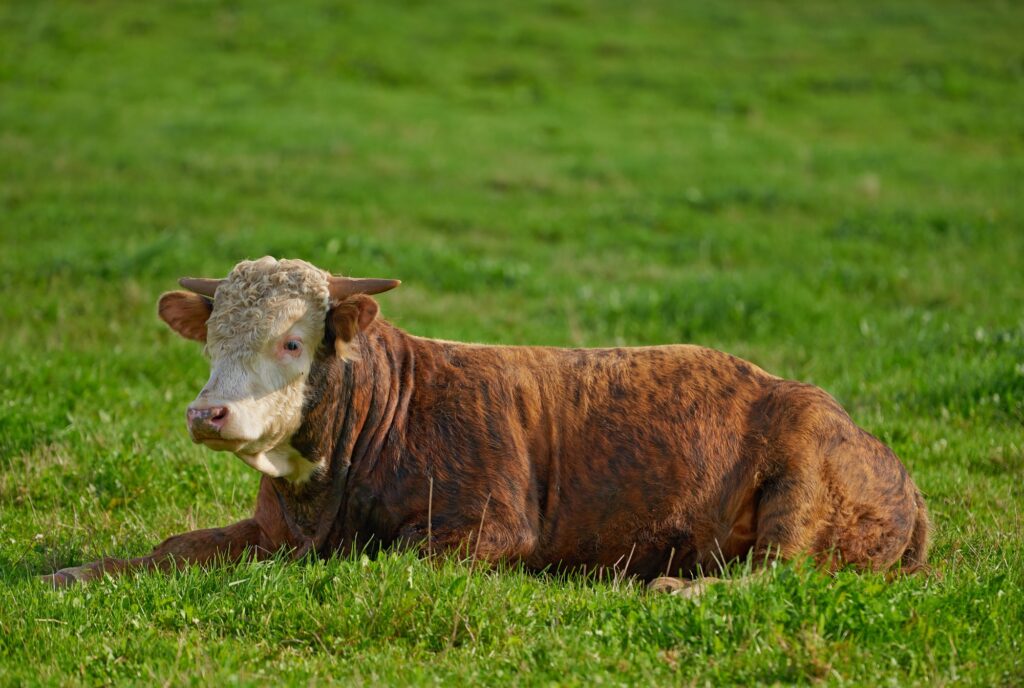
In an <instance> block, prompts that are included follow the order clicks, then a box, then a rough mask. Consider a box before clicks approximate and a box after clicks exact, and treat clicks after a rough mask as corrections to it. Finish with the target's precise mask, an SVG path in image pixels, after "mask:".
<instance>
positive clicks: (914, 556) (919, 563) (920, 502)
mask: <svg viewBox="0 0 1024 688" xmlns="http://www.w3.org/2000/svg"><path fill="white" fill-rule="evenodd" d="M914 501H915V502H916V503H917V514H916V516H915V517H914V532H913V533H912V534H911V536H910V544H908V545H907V548H906V549H905V550H904V551H903V556H902V557H900V565H901V566H900V568H901V569H902V571H903V573H918V572H921V571H924V572H927V571H928V547H929V546H930V545H931V539H932V522H931V519H929V518H928V508H927V507H926V506H925V505H924V497H922V496H921V491H920V490H917V489H915V490H914Z"/></svg>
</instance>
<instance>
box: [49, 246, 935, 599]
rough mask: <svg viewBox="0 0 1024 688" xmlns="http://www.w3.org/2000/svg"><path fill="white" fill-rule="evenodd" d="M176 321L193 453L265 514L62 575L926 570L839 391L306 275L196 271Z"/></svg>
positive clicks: (914, 523)
mask: <svg viewBox="0 0 1024 688" xmlns="http://www.w3.org/2000/svg"><path fill="white" fill-rule="evenodd" d="M180 284H181V285H182V286H183V287H185V288H186V289H187V291H172V292H168V293H165V294H163V295H162V296H161V297H160V300H159V308H158V312H159V316H160V318H162V319H163V320H164V322H166V323H167V325H169V326H170V327H171V329H173V330H174V331H175V332H177V333H178V334H179V335H181V336H182V337H185V338H187V339H192V340H196V341H199V342H203V343H205V352H206V354H207V355H208V356H209V359H210V365H211V373H210V378H209V381H208V382H207V383H206V385H205V386H204V387H203V388H202V391H200V392H199V395H198V396H197V397H196V399H195V400H194V401H193V402H192V403H191V404H189V405H188V408H187V412H186V420H187V425H188V431H189V433H190V435H191V437H192V439H193V440H194V441H195V442H197V443H202V444H204V445H206V446H207V447H209V448H211V449H214V450H222V451H230V452H233V453H234V454H235V455H236V456H238V457H239V458H240V459H242V461H244V462H245V463H247V464H248V465H249V466H251V467H252V468H254V469H256V470H257V471H259V472H260V473H262V474H263V475H262V478H261V481H260V486H259V492H258V496H257V499H256V507H255V513H254V514H253V516H252V518H248V519H245V520H243V521H240V522H238V523H235V524H233V525H229V526H227V527H224V528H213V529H207V530H197V531H193V532H188V533H184V534H182V535H176V536H174V537H171V538H170V539H168V540H165V541H164V542H163V543H162V544H160V545H159V546H157V547H156V548H155V549H154V550H153V552H152V553H151V554H150V555H148V556H144V557H140V558H136V559H130V560H122V559H113V558H105V559H101V560H99V561H96V562H93V563H89V564H86V565H84V566H78V567H72V568H64V569H61V570H59V571H57V572H56V573H53V574H51V575H49V576H45V577H44V579H45V580H46V581H47V582H48V583H50V584H52V585H54V586H57V587H60V586H65V585H69V584H72V583H75V582H84V581H89V580H92V579H95V578H97V577H100V576H103V575H116V574H120V573H123V572H126V571H133V570H150V569H157V570H169V569H173V568H177V567H183V566H187V565H202V564H206V563H208V562H214V561H232V560H239V559H243V558H263V557H268V556H271V555H274V554H275V553H277V552H281V551H286V552H289V553H290V554H291V556H293V557H296V558H301V557H304V556H307V555H310V556H320V557H328V556H331V555H332V554H342V555H344V554H345V553H351V552H353V551H365V549H366V548H373V549H375V550H376V549H379V548H387V547H413V548H417V549H418V550H419V551H420V552H421V553H423V554H425V555H432V554H435V553H442V552H456V553H462V554H463V555H468V556H470V557H473V558H474V560H475V561H479V562H482V563H484V564H493V563H497V562H509V563H513V564H521V565H522V566H524V567H525V568H526V569H528V570H534V571H543V570H576V571H591V572H592V571H599V570H602V569H605V570H610V569H614V570H616V571H617V572H618V573H619V574H622V575H627V574H628V575H630V576H633V577H636V578H639V579H641V580H642V581H646V582H648V583H649V586H650V587H651V588H652V589H655V590H663V591H669V592H677V593H679V592H683V593H686V592H687V591H692V590H700V589H701V588H700V587H695V586H699V585H703V584H702V583H694V577H695V576H697V575H698V574H699V575H703V574H704V573H707V572H711V573H714V572H717V571H720V570H721V569H722V566H723V564H725V563H728V562H732V561H736V560H742V559H744V558H747V560H748V561H752V562H753V566H754V567H757V568H758V569H759V570H764V568H763V567H764V564H765V563H767V562H771V561H774V560H776V559H779V558H781V559H788V558H793V557H798V556H806V557H811V558H813V559H814V560H815V561H816V562H817V563H818V564H819V565H820V566H822V567H825V568H828V569H830V570H831V569H835V568H838V567H841V566H850V567H854V568H856V569H860V570H876V571H880V570H887V569H889V570H891V569H893V567H898V568H897V570H901V571H904V572H912V571H916V570H919V569H922V568H924V567H926V558H927V550H928V541H929V532H930V525H929V518H928V513H927V510H926V507H925V503H924V500H923V498H922V495H921V492H920V491H919V490H918V489H917V487H916V486H915V485H914V482H913V481H912V480H911V478H910V476H909V475H908V474H907V471H906V470H905V468H904V466H903V465H902V463H901V462H900V460H899V459H898V458H897V457H896V455H895V454H894V453H893V452H892V451H891V450H890V449H889V448H888V447H887V446H886V445H885V444H883V443H882V442H881V441H879V440H878V439H876V438H875V437H873V436H872V435H870V434H868V433H867V432H866V431H864V430H862V429H861V428H859V427H858V426H857V425H856V424H854V422H853V421H852V420H851V419H850V417H849V416H848V415H847V413H846V412H845V411H844V410H843V409H842V407H841V406H840V405H839V404H838V403H837V402H836V401H835V400H834V399H833V398H832V397H831V396H829V395H828V394H827V393H826V392H824V391H823V390H821V389H819V388H817V387H814V386H811V385H808V384H802V383H800V382H794V381H790V380H786V379H782V378H779V377H776V376H773V375H770V374H768V373H766V372H765V371H763V370H762V369H760V368H759V367H757V366H756V365H754V364H752V363H749V362H747V361H744V360H741V359H739V358H736V357H734V356H731V355H729V354H726V353H722V352H719V351H715V350H712V349H707V348H702V347H699V346H693V345H670V346H647V347H635V348H634V347H629V348H604V349H565V348H554V347H540V346H494V345H483V344H468V343H458V342H452V341H443V340H437V339H427V338H423V337H418V336H415V335H412V334H409V333H407V332H404V331H403V330H401V329H399V328H398V327H396V326H394V325H392V324H390V323H388V322H386V321H385V320H383V319H381V318H379V317H377V316H378V313H379V306H378V304H377V302H376V301H375V300H374V299H373V298H372V295H374V294H379V293H382V292H385V291H388V290H390V289H393V288H394V287H396V286H397V285H398V284H399V282H398V281H397V280H390V279H360V278H351V277H341V276H334V275H332V274H330V273H328V272H326V271H324V270H321V269H319V268H317V267H314V266H313V265H311V264H309V263H307V262H304V261H301V260H276V259H274V258H271V257H269V256H268V257H265V258H262V259H259V260H255V261H243V262H241V263H239V264H238V265H237V266H236V267H235V268H234V269H233V270H232V271H231V272H230V274H229V275H228V276H227V277H226V278H225V279H219V280H213V279H196V278H183V279H182V280H180Z"/></svg>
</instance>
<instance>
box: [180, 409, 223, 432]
mask: <svg viewBox="0 0 1024 688" xmlns="http://www.w3.org/2000/svg"><path fill="white" fill-rule="evenodd" d="M185 417H186V418H187V419H188V429H189V432H191V433H192V438H193V439H195V440H205V439H216V438H218V437H220V431H221V429H222V428H223V427H224V423H226V422H227V420H228V407H227V406H205V407H196V406H189V407H188V411H186V413H185Z"/></svg>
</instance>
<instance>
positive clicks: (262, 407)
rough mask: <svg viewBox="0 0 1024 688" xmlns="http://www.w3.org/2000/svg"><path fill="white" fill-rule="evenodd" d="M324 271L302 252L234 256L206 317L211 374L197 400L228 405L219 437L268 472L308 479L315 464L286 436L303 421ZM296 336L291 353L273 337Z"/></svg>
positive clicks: (323, 305)
mask: <svg viewBox="0 0 1024 688" xmlns="http://www.w3.org/2000/svg"><path fill="white" fill-rule="evenodd" d="M329 277H330V275H329V273H327V272H325V271H323V270H321V269H319V268H316V267H314V266H312V265H310V264H309V263H306V262H305V261H301V260H280V261H278V260H275V259H274V258H271V257H269V256H268V257H265V258H261V259H259V260H256V261H243V262H241V263H239V264H238V265H237V266H235V268H234V269H233V270H232V271H231V274H229V275H228V277H227V279H226V280H225V281H224V282H222V283H221V285H220V286H219V287H218V288H217V293H216V295H215V297H214V302H213V312H212V313H211V314H210V318H209V320H208V321H207V342H206V353H207V355H208V356H209V357H210V367H211V371H210V379H209V381H208V382H207V384H206V386H205V387H204V388H203V391H202V392H200V394H199V397H198V399H197V400H196V402H197V404H203V405H209V406H214V405H217V406H221V405H222V406H226V407H227V408H228V416H227V420H226V422H225V423H224V425H223V426H222V428H221V436H222V438H223V440H225V441H226V442H229V443H233V445H232V451H233V452H234V453H235V454H236V455H237V456H238V457H239V458H241V459H242V460H243V461H245V462H246V463H247V464H248V465H250V466H252V467H253V468H255V469H256V470H258V471H260V472H262V473H265V474H266V475H269V476H273V477H285V478H288V479H290V480H297V481H300V482H301V481H304V480H308V479H309V477H310V476H311V475H312V474H313V472H314V471H315V469H316V467H317V466H318V464H316V463H312V462H310V461H307V460H306V459H304V458H303V457H302V456H301V455H300V454H299V453H298V452H297V451H295V449H294V448H292V446H291V445H290V444H289V442H290V440H291V437H292V435H293V434H295V432H296V431H297V430H298V429H299V425H300V424H301V422H302V404H303V399H304V395H305V387H306V378H307V377H308V375H309V370H310V367H311V366H312V363H313V357H314V355H315V354H316V350H317V347H319V345H320V342H321V340H322V339H323V336H324V324H325V319H326V317H327V311H328V304H329V300H330V293H329V289H328V278H329ZM285 336H288V337H299V338H301V340H302V351H301V353H300V354H299V355H297V356H288V357H281V356H279V355H277V351H278V347H277V346H276V344H277V342H278V341H279V340H280V339H281V338H283V337H285Z"/></svg>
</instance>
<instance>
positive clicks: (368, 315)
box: [327, 294, 380, 343]
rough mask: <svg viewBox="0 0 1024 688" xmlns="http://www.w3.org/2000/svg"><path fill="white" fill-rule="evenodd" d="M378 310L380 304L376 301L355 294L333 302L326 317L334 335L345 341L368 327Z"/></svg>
mask: <svg viewBox="0 0 1024 688" xmlns="http://www.w3.org/2000/svg"><path fill="white" fill-rule="evenodd" d="M379 312H380V306H378V305H377V302H376V301H374V300H373V299H371V298H370V297H369V296H367V295H366V294H356V295H355V296H349V297H348V298H346V299H344V300H343V301H339V302H337V303H335V304H334V307H333V308H331V312H330V313H328V314H327V317H328V319H329V320H330V322H331V329H332V330H333V331H334V336H335V337H336V338H337V339H340V340H341V341H342V342H346V343H347V342H351V341H352V340H353V339H354V338H355V336H356V334H358V333H359V332H362V331H363V330H365V329H366V328H367V327H369V326H370V323H372V322H373V321H374V319H375V318H376V317H377V313H379Z"/></svg>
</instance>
